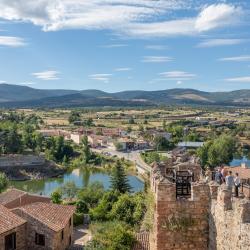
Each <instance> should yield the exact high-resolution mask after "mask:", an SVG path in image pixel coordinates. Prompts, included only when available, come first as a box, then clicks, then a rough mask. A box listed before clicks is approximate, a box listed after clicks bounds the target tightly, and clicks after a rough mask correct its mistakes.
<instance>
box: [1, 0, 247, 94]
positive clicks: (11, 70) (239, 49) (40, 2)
mask: <svg viewBox="0 0 250 250" xmlns="http://www.w3.org/2000/svg"><path fill="white" fill-rule="evenodd" d="M249 19H250V1H248V0H239V1H237V0H232V1H212V0H209V1H204V0H91V1H85V0H54V1H51V0H36V1H34V0H11V1H9V0H0V59H1V60H0V83H10V84H20V85H28V86H31V87H34V88H53V89H54V88H60V89H61V88H65V89H100V90H105V91H109V92H115V91H121V90H132V89H143V90H159V89H170V88H195V89H200V90H205V91H228V90H234V89H249V88H250V26H249V24H250V20H249Z"/></svg>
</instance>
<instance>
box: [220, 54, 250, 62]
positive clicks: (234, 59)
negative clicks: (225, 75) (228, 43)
mask: <svg viewBox="0 0 250 250" xmlns="http://www.w3.org/2000/svg"><path fill="white" fill-rule="evenodd" d="M219 61H224V62H249V61H250V55H242V56H234V57H223V58H220V59H219Z"/></svg>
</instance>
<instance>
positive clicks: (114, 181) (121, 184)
mask: <svg viewBox="0 0 250 250" xmlns="http://www.w3.org/2000/svg"><path fill="white" fill-rule="evenodd" d="M111 189H112V190H116V191H119V192H120V193H126V192H129V191H130V189H131V187H130V185H129V183H128V178H127V176H126V173H125V171H124V168H123V166H122V165H121V163H120V162H117V163H116V165H115V166H114V168H113V171H112V174H111Z"/></svg>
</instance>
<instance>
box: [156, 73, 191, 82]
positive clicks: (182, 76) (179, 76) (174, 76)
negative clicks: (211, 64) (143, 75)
mask: <svg viewBox="0 0 250 250" xmlns="http://www.w3.org/2000/svg"><path fill="white" fill-rule="evenodd" d="M159 75H160V76H161V77H162V79H165V80H176V81H179V82H180V81H186V80H192V79H194V78H195V77H196V75H195V74H192V73H188V72H185V71H166V72H162V73H160V74H159Z"/></svg>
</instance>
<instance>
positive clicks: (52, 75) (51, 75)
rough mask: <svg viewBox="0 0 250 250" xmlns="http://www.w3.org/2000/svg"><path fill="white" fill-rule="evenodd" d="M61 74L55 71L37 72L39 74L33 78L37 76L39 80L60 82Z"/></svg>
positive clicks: (34, 74)
mask: <svg viewBox="0 0 250 250" xmlns="http://www.w3.org/2000/svg"><path fill="white" fill-rule="evenodd" d="M59 74H60V72H58V71H55V70H48V71H42V72H37V73H32V75H33V76H35V77H36V78H37V79H41V80H44V81H49V80H59V79H60V78H59V76H58V75H59Z"/></svg>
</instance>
